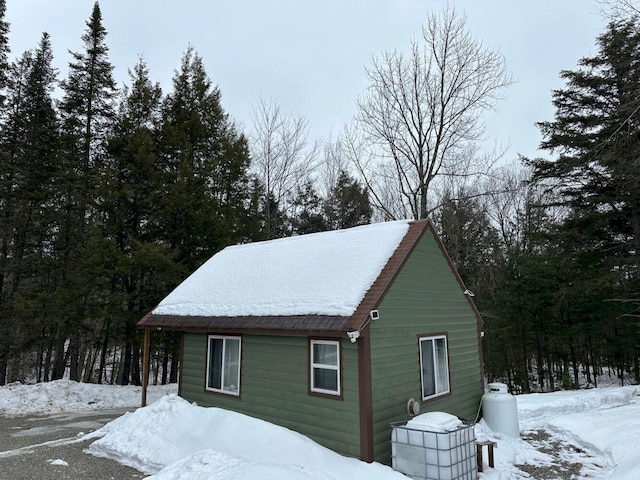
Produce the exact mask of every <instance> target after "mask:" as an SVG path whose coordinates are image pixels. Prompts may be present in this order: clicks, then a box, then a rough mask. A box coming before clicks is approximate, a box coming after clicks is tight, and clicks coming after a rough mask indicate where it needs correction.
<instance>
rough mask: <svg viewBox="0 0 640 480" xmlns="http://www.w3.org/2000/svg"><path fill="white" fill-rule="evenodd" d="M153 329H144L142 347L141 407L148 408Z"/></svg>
mask: <svg viewBox="0 0 640 480" xmlns="http://www.w3.org/2000/svg"><path fill="white" fill-rule="evenodd" d="M150 337H151V329H149V328H145V329H144V346H143V347H142V402H141V405H140V406H141V407H146V406H147V386H148V385H149V343H150Z"/></svg>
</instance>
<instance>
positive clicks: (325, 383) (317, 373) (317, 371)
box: [313, 368, 338, 392]
mask: <svg viewBox="0 0 640 480" xmlns="http://www.w3.org/2000/svg"><path fill="white" fill-rule="evenodd" d="M313 386H314V388H316V389H321V390H331V391H334V392H337V391H338V371H337V370H328V369H326V368H314V369H313Z"/></svg>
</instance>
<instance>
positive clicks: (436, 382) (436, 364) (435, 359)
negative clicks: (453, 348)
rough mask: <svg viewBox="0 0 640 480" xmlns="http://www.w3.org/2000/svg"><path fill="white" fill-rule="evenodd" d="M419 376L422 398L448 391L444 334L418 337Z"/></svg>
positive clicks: (443, 393) (447, 357)
mask: <svg viewBox="0 0 640 480" xmlns="http://www.w3.org/2000/svg"><path fill="white" fill-rule="evenodd" d="M420 378H421V381H422V400H429V399H431V398H434V397H438V396H440V395H445V394H447V393H449V392H450V388H449V353H448V351H447V336H446V335H434V336H431V337H421V338H420Z"/></svg>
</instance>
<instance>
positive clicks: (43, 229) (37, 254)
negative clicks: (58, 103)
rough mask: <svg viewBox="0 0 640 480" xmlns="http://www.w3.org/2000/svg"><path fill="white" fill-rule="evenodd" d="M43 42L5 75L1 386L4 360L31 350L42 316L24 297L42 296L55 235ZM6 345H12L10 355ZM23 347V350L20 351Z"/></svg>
mask: <svg viewBox="0 0 640 480" xmlns="http://www.w3.org/2000/svg"><path fill="white" fill-rule="evenodd" d="M52 60H53V55H52V51H51V44H50V40H49V36H48V35H47V34H46V33H45V34H43V36H42V39H41V41H40V44H39V45H38V48H37V49H36V50H35V51H34V52H26V53H25V54H24V55H23V56H22V57H21V58H20V59H19V60H18V61H17V62H16V63H15V64H14V65H13V66H12V68H11V69H10V73H11V75H10V77H9V82H8V90H7V93H8V97H7V99H8V106H9V109H8V113H7V119H6V122H5V124H4V125H3V128H2V134H1V135H0V163H1V169H2V174H0V218H1V225H0V229H1V230H2V238H1V243H2V247H1V249H2V250H1V259H2V262H0V317H2V322H1V323H2V328H3V330H9V331H8V332H5V331H3V332H2V335H0V337H1V338H2V340H0V341H1V342H2V343H3V345H2V346H3V347H4V348H0V351H1V352H2V354H0V355H1V356H2V358H0V383H1V382H4V380H5V378H4V375H5V372H6V367H7V363H6V361H7V358H6V356H5V355H6V354H7V353H8V352H11V351H12V350H13V351H14V352H15V351H16V349H17V352H15V353H17V354H20V353H23V351H24V350H25V349H27V348H28V347H29V346H31V345H33V343H34V340H35V338H34V335H36V334H37V331H38V329H37V328H34V325H36V323H35V322H34V319H37V318H38V317H39V316H40V315H42V311H41V310H40V309H38V308H33V307H32V305H29V304H28V303H27V301H26V300H25V299H26V298H35V297H37V296H38V295H42V294H43V292H44V289H45V288H46V285H45V280H44V279H43V276H42V275H41V274H42V272H43V271H44V270H46V264H44V263H43V262H44V261H45V260H46V258H47V254H48V252H47V251H46V245H48V244H49V242H50V241H51V236H52V235H53V232H52V231H51V229H50V224H51V221H52V212H51V203H50V198H51V194H52V182H53V178H54V175H55V168H56V155H57V146H58V143H59V142H58V138H59V133H58V130H59V129H58V119H57V115H56V112H55V110H54V106H53V99H52V94H53V89H54V87H55V84H56V71H55V69H54V68H53V67H52ZM7 342H13V346H12V348H9V347H10V345H8V343H7ZM20 345H22V346H20Z"/></svg>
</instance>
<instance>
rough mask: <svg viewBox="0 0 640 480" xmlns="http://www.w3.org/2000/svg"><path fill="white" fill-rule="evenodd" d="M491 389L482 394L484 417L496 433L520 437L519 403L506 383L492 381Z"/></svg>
mask: <svg viewBox="0 0 640 480" xmlns="http://www.w3.org/2000/svg"><path fill="white" fill-rule="evenodd" d="M488 387H489V391H488V392H487V393H485V394H484V395H483V396H482V418H484V421H485V422H486V424H487V426H488V427H489V428H490V429H491V430H493V431H494V432H496V433H504V434H505V435H509V436H510V437H514V438H518V437H520V426H519V424H518V404H517V402H516V397H514V396H513V395H511V394H510V393H509V389H508V387H507V386H506V385H505V384H504V383H490V384H489V385H488Z"/></svg>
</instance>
